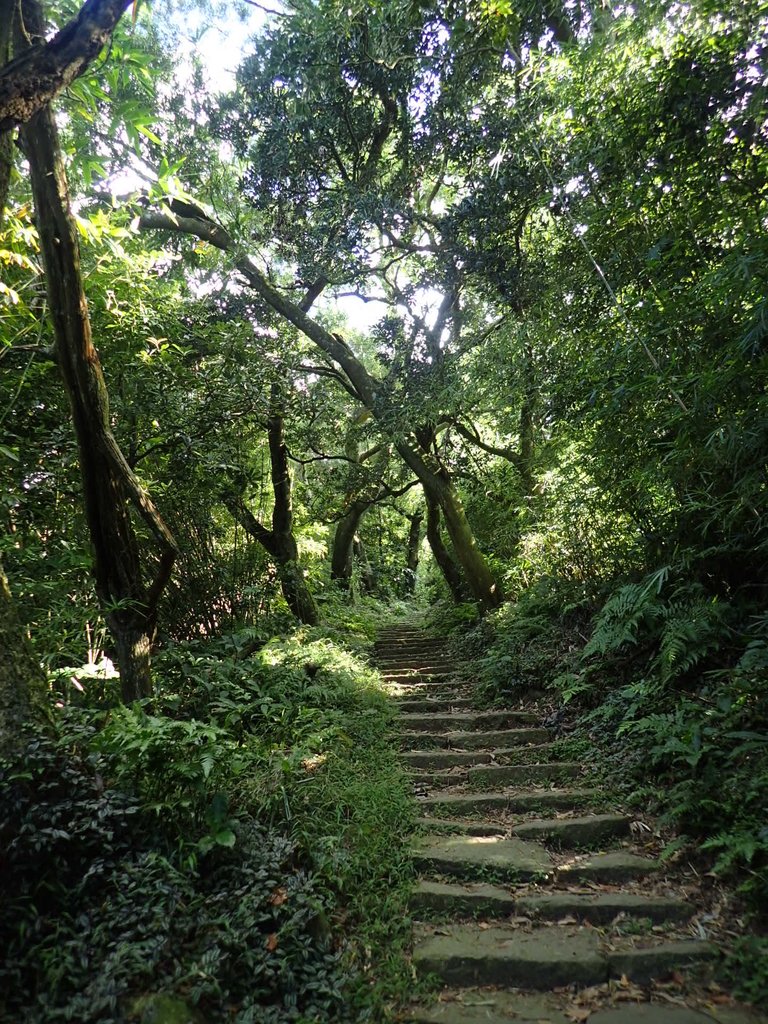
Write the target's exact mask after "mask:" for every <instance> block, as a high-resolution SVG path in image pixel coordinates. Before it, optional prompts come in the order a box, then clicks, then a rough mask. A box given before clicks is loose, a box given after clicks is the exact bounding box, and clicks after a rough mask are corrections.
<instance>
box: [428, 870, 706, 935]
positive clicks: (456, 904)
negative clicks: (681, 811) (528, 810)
mask: <svg viewBox="0 0 768 1024" xmlns="http://www.w3.org/2000/svg"><path fill="white" fill-rule="evenodd" d="M410 903H411V908H412V909H413V910H414V911H415V912H416V913H418V912H419V911H421V912H422V913H425V914H432V915H434V914H438V915H445V916H462V915H464V916H473V917H474V916H482V917H510V916H513V915H514V916H516V917H529V918H531V919H532V920H534V921H535V920H545V921H562V920H563V919H564V918H576V919H577V920H578V921H588V922H589V923H590V924H593V925H606V924H610V923H611V922H612V921H614V920H615V919H616V918H617V917H619V916H620V915H621V916H622V917H625V918H643V919H647V920H650V921H653V922H654V923H658V922H666V921H683V920H685V919H686V918H688V917H690V916H691V914H692V913H693V907H691V905H690V904H688V903H686V902H685V901H684V900H679V899H674V898H672V897H665V896H638V895H635V894H634V893H570V892H553V893H549V894H537V895H534V896H515V895H513V894H512V893H511V892H509V891H508V890H506V889H503V888H502V887H501V886H498V885H491V884H489V883H487V882H467V883H464V884H462V883H459V882H453V883H448V882H433V881H430V880H423V881H420V882H419V883H418V884H417V885H416V886H415V888H414V890H413V893H412V894H411V901H410Z"/></svg>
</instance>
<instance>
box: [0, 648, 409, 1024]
mask: <svg viewBox="0 0 768 1024" xmlns="http://www.w3.org/2000/svg"><path fill="white" fill-rule="evenodd" d="M361 646H362V645H361ZM248 647H249V644H248V638H240V640H239V641H238V639H237V638H232V637H229V638H225V639H223V640H220V641H210V642H207V643H199V644H184V645H179V646H175V647H172V648H170V649H169V650H167V651H166V652H165V653H164V655H163V656H162V657H161V658H160V659H159V661H158V669H157V678H158V692H157V696H156V699H155V701H154V703H153V704H147V705H146V706H144V707H139V706H134V707H131V708H126V707H121V706H119V705H117V704H116V703H112V702H111V701H110V698H109V693H108V692H104V691H103V690H101V691H99V692H98V693H96V691H94V694H95V696H94V697H93V699H91V697H90V696H89V693H88V691H87V689H86V691H85V693H77V692H76V691H75V695H76V697H77V703H72V702H70V701H65V700H63V699H61V698H59V699H58V700H57V701H56V704H57V707H56V728H55V732H54V733H53V734H42V733H41V734H34V733H31V734H30V735H29V737H28V738H27V743H26V746H25V748H24V750H23V751H22V752H21V753H20V754H19V755H18V756H17V757H16V758H15V759H13V760H6V761H4V762H2V763H1V764H0V837H1V838H2V846H3V850H4V853H3V854H2V864H1V865H0V868H1V871H0V890H1V891H2V897H3V902H4V906H5V913H4V915H3V921H2V924H0V941H2V943H3V946H4V948H5V950H6V956H5V961H4V964H3V965H2V967H0V991H2V993H3V996H2V1002H0V1019H2V1020H6V1021H8V1022H9V1024H10V1022H11V1021H18V1020H22V1019H23V1020H25V1021H27V1022H29V1024H37V1022H40V1024H42V1022H46V1024H47V1022H50V1021H56V1020H78V1021H81V1022H91V1021H94V1022H95V1021H99V1022H105V1024H106V1022H112V1021H114V1022H117V1021H130V1020H136V1019H139V1017H140V1016H141V1014H142V1012H143V1010H142V1009H141V1007H142V1006H143V1005H144V1004H142V1003H141V1001H140V1000H141V998H142V997H146V996H147V995H152V994H154V993H173V994H175V995H176V996H178V997H181V998H183V999H184V1000H185V1001H186V1002H187V1003H188V1004H189V1005H191V1006H195V1007H196V1008H198V1010H199V1011H200V1012H201V1013H202V1015H203V1018H205V1019H210V1020H217V1021H220V1020H228V1021H233V1022H237V1024H251V1022H256V1021H258V1022H259V1024H282V1022H284V1021H286V1022H287V1021H295V1022H306V1024H309V1022H310V1021H311V1022H321V1021H329V1022H330V1021H341V1022H343V1021H347V1020H349V1021H353V1020H354V1021H357V1020H361V1021H362V1020H367V1019H371V1020H373V1019H377V1020H378V1019H382V1018H383V1017H384V1016H385V1013H386V1006H387V1005H388V1004H389V1003H390V1002H391V1001H392V1000H393V999H395V998H397V997H398V995H400V994H401V993H402V989H403V986H404V985H406V984H407V983H408V979H407V976H406V975H405V973H404V972H405V965H404V964H405V962H404V958H403V956H402V951H403V948H404V945H405V943H406V941H407V938H408V928H407V913H406V898H407V895H406V894H407V885H408V880H409V873H410V865H409V861H408V858H407V855H406V852H405V846H404V837H405V836H406V834H407V832H408V830H409V826H410V820H411V801H410V797H409V793H408V786H407V783H406V780H405V777H404V775H403V772H402V769H401V767H400V765H399V763H398V761H397V756H396V752H395V750H394V749H393V746H392V744H391V742H390V740H389V738H388V727H389V714H390V712H389V709H388V706H387V703H386V699H385V698H384V697H383V695H382V693H381V692H380V691H379V689H378V687H377V684H376V679H375V676H374V675H373V674H372V673H371V672H370V671H369V670H367V669H366V668H365V667H364V666H363V664H362V663H361V662H360V661H359V660H358V659H357V658H356V657H354V656H352V655H350V654H349V653H347V652H345V651H344V650H343V649H342V648H341V647H340V646H339V644H338V643H336V642H334V641H332V640H330V639H328V638H327V637H322V636H320V632H319V631H318V630H313V631H304V632H300V633H297V634H296V635H294V636H293V637H291V638H290V639H288V640H282V641H271V642H269V643H266V644H264V645H263V646H262V647H261V649H260V650H259V651H258V652H257V653H255V654H252V655H248V656H240V655H242V652H243V651H245V650H247V649H248ZM238 652H239V653H238Z"/></svg>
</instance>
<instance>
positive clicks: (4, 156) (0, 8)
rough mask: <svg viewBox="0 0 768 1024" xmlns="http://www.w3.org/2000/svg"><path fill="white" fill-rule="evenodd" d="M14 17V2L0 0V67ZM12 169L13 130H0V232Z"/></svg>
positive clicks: (4, 60)
mask: <svg viewBox="0 0 768 1024" xmlns="http://www.w3.org/2000/svg"><path fill="white" fill-rule="evenodd" d="M15 16H16V2H15V0H0V67H2V66H3V65H5V64H7V63H8V61H9V60H10V59H11V38H12V35H13V22H14V19H15ZM12 169H13V130H12V129H11V128H7V129H5V130H4V131H3V130H0V231H1V230H2V227H3V221H4V219H5V207H6V205H7V203H8V189H9V187H10V184H11V171H12Z"/></svg>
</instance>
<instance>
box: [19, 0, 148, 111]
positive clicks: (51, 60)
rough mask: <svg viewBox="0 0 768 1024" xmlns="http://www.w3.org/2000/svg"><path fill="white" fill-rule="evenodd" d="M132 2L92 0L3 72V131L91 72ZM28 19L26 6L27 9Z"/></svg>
mask: <svg viewBox="0 0 768 1024" xmlns="http://www.w3.org/2000/svg"><path fill="white" fill-rule="evenodd" d="M130 3H131V0H87V2H86V3H85V4H84V5H83V6H82V8H81V9H80V13H79V14H78V15H77V17H76V18H73V19H72V21H69V22H67V24H66V25H65V26H64V28H62V29H61V30H60V31H59V32H57V33H56V35H55V36H54V37H53V39H51V41H50V42H49V43H46V42H45V41H44V40H43V39H42V38H40V37H38V38H36V39H34V40H33V45H32V46H30V48H29V49H28V50H25V51H24V52H23V53H21V54H19V56H17V57H16V58H15V59H14V60H12V61H10V62H9V63H8V64H6V65H5V66H4V67H3V68H2V69H1V70H0V131H6V130H7V129H9V128H11V127H13V126H14V125H16V124H23V123H25V122H27V121H29V119H30V118H31V117H32V115H33V114H35V113H36V112H37V111H38V110H40V109H41V107H44V106H45V105H46V103H49V102H50V101H51V100H52V99H53V98H54V97H55V96H57V95H58V94H59V93H60V92H61V91H62V90H63V89H66V88H67V86H68V85H69V84H70V83H71V82H73V81H74V80H75V79H76V78H78V77H79V76H80V75H82V74H83V72H84V71H86V70H87V68H88V66H89V65H90V64H91V63H92V62H93V61H94V60H95V58H96V57H98V55H99V54H100V53H101V51H102V50H103V49H104V47H105V46H106V44H107V43H108V42H109V39H110V36H111V35H112V32H113V30H114V28H115V25H117V23H118V21H119V20H120V18H121V17H122V15H123V12H124V11H125V9H126V8H127V7H128V6H129V5H130ZM21 8H22V15H23V13H24V4H23V3H22V5H21Z"/></svg>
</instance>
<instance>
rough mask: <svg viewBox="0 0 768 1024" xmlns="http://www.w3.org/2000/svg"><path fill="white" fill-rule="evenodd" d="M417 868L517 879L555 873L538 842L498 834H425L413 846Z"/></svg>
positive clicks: (475, 876)
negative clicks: (502, 836) (528, 841)
mask: <svg viewBox="0 0 768 1024" xmlns="http://www.w3.org/2000/svg"><path fill="white" fill-rule="evenodd" d="M412 857H413V861H414V866H415V867H416V870H417V871H420V872H422V873H432V874H440V875H451V876H453V877H455V878H468V879H475V880H476V879H478V877H479V876H483V875H485V876H488V875H491V876H493V877H494V878H496V879H505V880H512V881H517V882H522V881H530V880H532V879H542V878H545V877H546V876H547V875H549V874H551V873H552V870H553V868H552V861H551V859H550V857H549V854H548V853H547V851H546V850H545V849H544V848H543V847H541V846H538V845H537V844H535V843H526V842H525V841H524V840H522V839H504V838H501V837H499V836H423V837H420V838H417V839H416V840H415V842H414V844H413V847H412Z"/></svg>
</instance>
